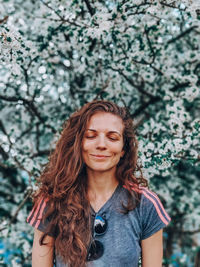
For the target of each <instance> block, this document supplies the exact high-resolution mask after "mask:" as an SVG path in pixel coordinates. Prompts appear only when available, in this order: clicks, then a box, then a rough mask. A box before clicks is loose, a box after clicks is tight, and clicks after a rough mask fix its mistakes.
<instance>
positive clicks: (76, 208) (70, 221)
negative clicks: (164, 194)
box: [34, 100, 148, 267]
mask: <svg viewBox="0 0 200 267" xmlns="http://www.w3.org/2000/svg"><path fill="white" fill-rule="evenodd" d="M98 112H107V113H111V114H114V115H116V116H118V117H120V118H121V119H122V121H123V124H124V131H123V142H124V147H123V150H124V151H125V154H124V156H123V157H122V158H121V159H120V161H119V163H118V165H117V169H116V177H117V179H118V181H119V183H120V184H121V185H123V186H125V187H126V188H127V190H128V194H129V197H128V203H127V205H124V204H123V203H122V210H123V212H124V213H128V212H129V211H130V210H133V209H134V208H135V207H136V204H135V203H136V201H133V199H134V200H138V201H139V200H140V194H139V193H137V190H132V188H133V187H135V188H136V189H137V188H138V189H139V186H140V185H142V186H147V185H148V184H147V180H146V179H144V178H143V175H142V172H141V169H140V168H139V166H138V165H137V154H138V142H137V139H136V136H135V132H134V128H133V120H132V119H131V117H130V115H129V113H128V111H127V110H126V109H125V108H123V107H119V106H117V105H116V104H114V103H112V102H110V101H105V100H95V101H92V102H90V103H87V104H85V105H84V106H83V107H82V108H81V109H80V110H79V111H77V112H75V113H73V114H72V116H71V117H70V118H69V119H68V120H67V121H66V122H65V123H64V125H63V130H62V132H61V136H60V138H59V140H58V142H57V144H56V147H55V150H54V151H53V152H52V154H51V155H50V158H49V162H48V164H47V165H46V167H45V169H44V171H43V172H42V174H41V176H40V177H39V179H38V182H39V190H38V191H37V193H36V194H35V196H34V201H35V202H36V204H37V201H39V199H41V197H43V198H47V199H48V210H47V212H46V214H45V218H48V219H49V224H48V227H47V229H46V232H45V233H44V234H43V236H42V238H41V240H40V244H41V245H42V244H44V238H45V236H46V235H48V233H52V232H54V236H55V252H56V254H57V255H59V256H60V257H61V258H62V260H63V262H65V263H68V264H69V266H73V267H76V266H77V267H80V266H85V265H86V257H87V249H88V246H89V244H90V241H91V238H92V235H91V228H92V227H91V219H90V218H91V214H90V203H89V199H88V195H87V175H86V168H85V165H84V162H83V159H82V153H81V147H82V140H83V136H84V133H85V130H86V128H87V124H88V122H89V120H90V118H91V117H92V116H93V115H94V114H96V113H98ZM136 171H140V176H139V177H137V178H136V176H135V172H136ZM138 192H139V190H138Z"/></svg>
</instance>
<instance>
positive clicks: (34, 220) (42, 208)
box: [27, 198, 49, 232]
mask: <svg viewBox="0 0 200 267" xmlns="http://www.w3.org/2000/svg"><path fill="white" fill-rule="evenodd" d="M47 206H48V199H45V198H41V199H40V201H39V202H38V203H36V204H35V205H34V207H33V209H32V210H31V212H30V214H29V216H28V218H27V222H28V223H29V224H30V225H31V226H33V227H34V228H36V229H38V230H40V231H42V232H45V230H46V228H47V226H48V223H49V221H48V219H46V220H43V218H44V215H45V213H46V211H47Z"/></svg>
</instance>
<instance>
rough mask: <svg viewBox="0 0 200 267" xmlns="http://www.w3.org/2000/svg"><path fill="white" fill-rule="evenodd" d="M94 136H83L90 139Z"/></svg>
mask: <svg viewBox="0 0 200 267" xmlns="http://www.w3.org/2000/svg"><path fill="white" fill-rule="evenodd" d="M95 137H96V136H85V138H87V139H92V138H95Z"/></svg>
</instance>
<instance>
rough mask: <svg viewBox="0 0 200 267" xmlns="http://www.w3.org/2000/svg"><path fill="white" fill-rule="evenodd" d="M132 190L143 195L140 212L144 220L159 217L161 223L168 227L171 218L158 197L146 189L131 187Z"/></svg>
mask: <svg viewBox="0 0 200 267" xmlns="http://www.w3.org/2000/svg"><path fill="white" fill-rule="evenodd" d="M131 189H132V190H133V191H134V192H136V193H139V194H140V195H141V198H140V204H139V210H140V213H141V215H142V217H143V218H145V217H147V218H148V217H149V216H153V217H158V218H159V219H160V221H161V222H163V223H164V224H165V225H167V224H168V223H169V222H170V220H171V218H170V217H169V215H168V214H167V212H166V210H165V208H164V207H163V204H162V202H161V200H160V198H159V197H158V195H157V194H156V193H155V192H153V191H151V190H149V189H148V188H146V187H137V186H134V185H133V186H131Z"/></svg>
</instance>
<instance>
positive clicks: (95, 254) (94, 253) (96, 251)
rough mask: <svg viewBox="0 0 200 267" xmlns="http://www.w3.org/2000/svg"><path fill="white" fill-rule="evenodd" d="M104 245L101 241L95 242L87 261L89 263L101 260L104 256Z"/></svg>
mask: <svg viewBox="0 0 200 267" xmlns="http://www.w3.org/2000/svg"><path fill="white" fill-rule="evenodd" d="M103 251H104V248H103V245H102V243H101V242H100V241H98V240H94V241H93V242H92V244H91V246H90V249H89V252H88V255H87V260H88V261H94V260H97V259H98V258H100V257H101V256H102V255H103Z"/></svg>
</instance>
